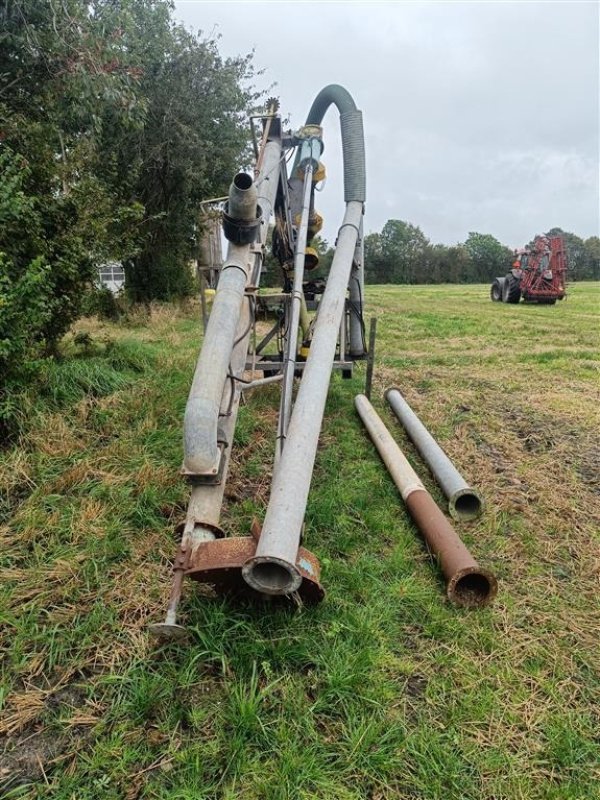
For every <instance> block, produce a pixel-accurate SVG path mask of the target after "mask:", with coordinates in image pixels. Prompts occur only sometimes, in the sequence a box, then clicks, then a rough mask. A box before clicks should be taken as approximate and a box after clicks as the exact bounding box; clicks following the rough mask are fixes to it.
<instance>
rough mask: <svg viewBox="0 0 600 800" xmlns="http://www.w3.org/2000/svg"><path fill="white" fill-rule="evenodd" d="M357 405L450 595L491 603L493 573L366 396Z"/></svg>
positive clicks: (464, 601) (466, 602)
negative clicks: (467, 542) (478, 558)
mask: <svg viewBox="0 0 600 800" xmlns="http://www.w3.org/2000/svg"><path fill="white" fill-rule="evenodd" d="M354 404H355V406H356V410H357V411H358V414H359V416H360V418H361V420H362V421H363V424H364V426H365V428H366V429H367V431H368V433H369V436H370V437H371V439H372V440H373V443H374V445H375V447H376V448H377V450H378V452H379V455H380V456H381V458H382V459H383V462H384V463H385V465H386V467H387V468H388V471H389V473H390V475H391V476H392V478H393V480H394V483H395V484H396V486H397V487H398V491H399V492H400V494H401V495H402V499H403V500H404V502H405V503H406V506H407V508H408V510H409V512H410V515H411V517H412V518H413V520H414V521H415V523H416V524H417V527H418V528H419V530H420V531H421V533H422V534H423V537H424V539H425V541H426V542H427V545H428V547H429V549H430V550H431V552H432V553H434V554H435V556H436V557H437V558H438V559H439V562H440V566H441V568H442V572H443V573H444V576H445V578H446V592H447V594H448V598H449V599H450V600H451V601H452V602H453V603H454V604H455V605H458V606H466V607H469V608H476V607H480V606H485V605H487V604H488V603H490V602H491V601H492V600H493V599H494V597H495V596H496V592H497V591H498V584H497V581H496V578H495V577H494V575H493V574H492V573H491V572H490V571H489V570H487V569H483V568H482V567H480V566H479V564H478V563H477V561H475V559H474V558H473V556H472V555H471V554H470V553H469V551H468V550H467V548H466V547H465V546H464V544H463V543H462V542H461V540H460V538H459V537H458V535H457V533H456V531H455V530H454V528H453V527H452V525H451V524H450V522H449V521H448V520H447V519H446V517H445V516H444V515H443V513H442V512H441V511H440V509H439V508H438V506H437V505H436V503H435V500H434V499H433V497H432V496H431V495H430V494H429V492H428V491H427V490H426V489H425V487H424V486H423V484H422V483H421V481H420V480H419V476H418V475H417V474H416V472H415V471H414V470H413V468H412V467H411V466H410V464H409V463H408V460H407V458H406V456H405V455H404V453H403V452H402V450H400V448H399V447H398V445H397V444H396V442H395V441H394V439H393V438H392V436H391V434H390V432H389V431H388V429H387V428H386V427H385V425H384V424H383V422H382V420H381V418H380V417H379V416H378V414H377V412H376V411H375V409H374V408H373V406H372V405H371V403H370V402H369V401H368V400H367V398H366V397H365V395H363V394H359V395H357V396H356V398H355V399H354Z"/></svg>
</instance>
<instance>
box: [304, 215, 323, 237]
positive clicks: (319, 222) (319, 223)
mask: <svg viewBox="0 0 600 800" xmlns="http://www.w3.org/2000/svg"><path fill="white" fill-rule="evenodd" d="M322 227H323V217H322V216H321V215H320V214H319V212H318V211H315V212H314V214H313V216H312V217H311V219H309V221H308V238H309V239H312V237H313V236H316V235H317V233H319V231H320V230H321V228H322Z"/></svg>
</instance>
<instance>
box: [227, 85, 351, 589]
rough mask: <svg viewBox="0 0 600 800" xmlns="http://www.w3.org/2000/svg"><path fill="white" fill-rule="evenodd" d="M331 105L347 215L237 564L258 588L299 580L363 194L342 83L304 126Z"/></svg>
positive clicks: (320, 99) (323, 96)
mask: <svg viewBox="0 0 600 800" xmlns="http://www.w3.org/2000/svg"><path fill="white" fill-rule="evenodd" d="M331 103H335V104H336V105H337V106H338V108H339V109H340V127H341V133H342V149H343V156H344V197H345V200H346V213H345V215H344V220H343V223H342V226H341V227H340V230H339V233H338V239H337V246H336V250H335V255H334V257H333V262H332V264H331V269H330V272H329V277H328V279H327V284H326V286H325V292H324V293H323V297H322V299H321V302H320V304H319V310H318V312H317V319H316V323H315V328H314V333H313V338H312V341H311V347H310V353H309V356H308V359H307V361H306V366H305V369H304V375H303V377H302V380H301V382H300V388H299V389H298V395H297V397H296V402H295V404H294V408H293V411H292V415H291V419H290V423H289V427H288V431H287V438H286V443H285V448H284V450H283V453H282V454H281V458H280V460H279V463H278V465H277V470H276V472H275V475H274V478H273V484H272V488H271V497H270V499H269V505H268V508H267V513H266V516H265V521H264V524H263V528H262V533H261V536H260V540H259V542H258V546H257V548H256V553H255V555H254V557H253V558H251V559H249V560H248V561H247V562H246V564H245V565H244V567H243V569H242V574H243V576H244V579H245V580H246V582H247V583H248V584H249V585H250V586H251V587H252V588H253V589H256V590H257V591H259V592H264V593H265V594H274V595H277V594H290V593H292V592H294V591H296V590H297V589H298V587H299V586H300V583H301V581H302V577H301V575H300V572H299V571H298V568H297V566H296V559H297V556H298V547H299V545H300V537H301V534H302V524H303V521H304V513H305V511H306V502H307V499H308V492H309V489H310V482H311V478H312V471H313V467H314V463H315V457H316V453H317V445H318V442H319V433H320V431H321V424H322V421H323V412H324V410H325V403H326V401H327V391H328V389H329V381H330V378H331V368H332V365H333V361H334V358H335V351H336V346H337V338H338V332H339V328H340V323H341V321H342V315H343V314H344V310H345V304H346V291H347V288H348V281H349V279H350V272H351V269H352V257H353V254H354V250H355V248H356V242H357V240H358V236H359V231H360V225H361V222H362V215H363V208H364V201H365V194H366V180H365V151H364V135H363V127H362V113H361V112H360V111H359V110H358V109H357V108H356V105H355V103H354V100H353V99H352V97H351V96H350V94H349V93H348V92H347V91H346V90H345V89H343V88H342V87H341V86H335V85H332V86H327V87H325V89H323V90H322V91H321V92H320V93H319V94H318V96H317V98H316V99H315V101H314V103H313V105H312V107H311V110H310V112H309V115H308V119H307V124H320V123H321V120H322V119H323V116H324V115H325V112H326V111H327V109H328V108H329V106H330V105H331Z"/></svg>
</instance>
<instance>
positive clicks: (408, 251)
mask: <svg viewBox="0 0 600 800" xmlns="http://www.w3.org/2000/svg"><path fill="white" fill-rule="evenodd" d="M545 233H546V235H549V236H550V235H553V236H555V235H559V234H560V235H562V236H563V237H564V239H565V243H566V247H567V257H568V279H569V280H570V281H576V280H600V238H598V237H597V236H591V237H590V238H589V239H585V240H584V239H581V238H580V237H579V236H576V235H575V234H574V233H568V232H566V231H563V230H562V229H561V228H551V229H550V230H549V231H546V232H545ZM532 238H533V237H532ZM513 258H514V257H513V251H512V250H511V249H510V248H508V247H506V246H505V245H503V244H502V243H501V242H499V241H498V240H497V239H496V238H494V237H493V236H491V235H490V234H487V233H474V232H473V233H469V236H468V237H467V240H466V241H465V242H462V243H459V244H455V245H451V246H447V245H445V244H432V243H431V242H430V241H429V239H428V238H427V237H426V236H425V234H424V233H423V231H422V230H421V229H420V228H419V227H418V226H416V225H411V224H410V223H409V222H404V221H402V220H399V219H390V220H388V221H387V222H386V224H385V225H384V226H383V229H382V231H381V233H370V234H368V235H367V236H366V237H365V278H366V281H367V283H409V284H410V283H488V282H489V281H491V280H493V278H495V277H496V276H498V275H503V274H505V272H506V271H507V270H508V269H509V268H510V266H511V263H512V261H513ZM325 260H327V259H325Z"/></svg>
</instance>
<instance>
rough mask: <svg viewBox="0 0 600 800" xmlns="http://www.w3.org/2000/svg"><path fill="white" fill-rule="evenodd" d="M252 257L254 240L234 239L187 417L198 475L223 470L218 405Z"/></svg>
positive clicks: (191, 463)
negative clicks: (242, 242)
mask: <svg viewBox="0 0 600 800" xmlns="http://www.w3.org/2000/svg"><path fill="white" fill-rule="evenodd" d="M252 263H253V262H252V261H251V256H250V245H236V244H232V243H231V242H230V243H229V248H228V252H227V258H226V259H225V263H224V264H223V267H222V269H221V274H220V277H219V283H218V285H217V291H216V293H215V298H214V301H213V307H212V312H211V315H210V317H209V319H208V324H207V326H206V333H205V336H204V342H203V344H202V349H201V350H200V356H199V357H198V363H197V364H196V370H195V372H194V379H193V381H192V386H191V389H190V393H189V396H188V401H187V405H186V408H185V416H184V419H183V446H184V467H185V469H186V470H187V471H188V472H189V473H191V474H193V475H205V474H211V473H212V474H216V472H217V471H218V466H219V448H218V443H217V438H218V435H217V426H218V421H219V406H220V404H221V397H222V395H223V389H224V386H225V381H226V380H227V373H228V371H229V361H230V359H231V350H232V348H233V343H234V341H235V332H236V330H237V326H238V321H239V318H240V310H241V307H242V301H243V299H244V292H245V289H246V283H247V281H248V275H249V272H250V268H251V266H252Z"/></svg>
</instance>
